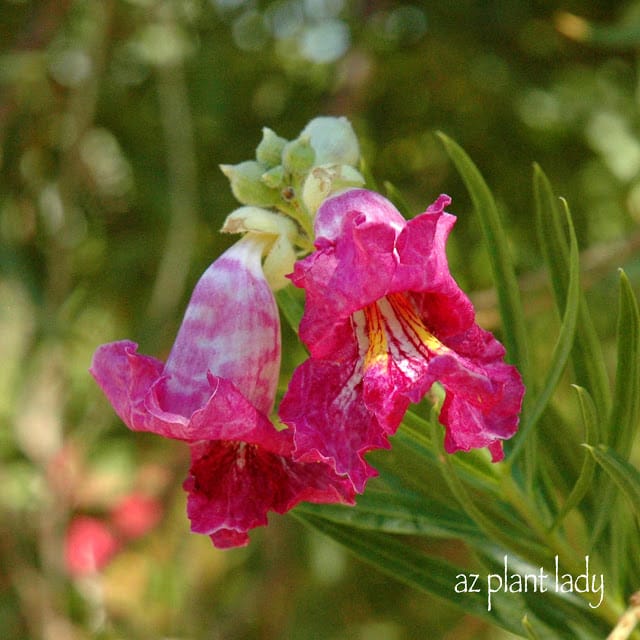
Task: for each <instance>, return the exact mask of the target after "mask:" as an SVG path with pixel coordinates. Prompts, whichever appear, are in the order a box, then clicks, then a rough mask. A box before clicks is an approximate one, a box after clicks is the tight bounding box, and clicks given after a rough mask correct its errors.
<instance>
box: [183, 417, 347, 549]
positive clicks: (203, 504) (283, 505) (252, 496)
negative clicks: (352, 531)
mask: <svg viewBox="0 0 640 640" xmlns="http://www.w3.org/2000/svg"><path fill="white" fill-rule="evenodd" d="M263 420H264V421H265V424H264V425H263V426H262V427H258V429H260V428H261V429H262V430H264V431H266V430H268V429H271V430H272V431H274V432H275V430H274V429H273V427H272V425H271V424H270V423H268V421H267V420H266V418H264V419H263ZM275 433H278V432H275ZM279 435H281V436H282V438H283V440H286V444H284V445H283V446H277V447H271V448H282V449H286V448H289V446H290V440H289V439H288V438H287V437H286V435H285V434H284V433H282V432H279ZM270 439H272V438H270ZM191 458H192V462H191V469H190V471H189V477H188V478H187V480H185V482H184V488H185V490H186V491H187V492H188V493H189V498H188V501H187V513H188V515H189V519H190V520H191V529H192V531H195V532H196V533H203V534H206V535H209V536H210V537H211V540H212V541H213V543H214V544H215V546H216V547H218V548H228V547H235V546H241V545H246V544H247V543H248V542H249V537H248V535H247V532H248V531H249V530H250V529H253V528H254V527H258V526H263V525H266V524H267V513H268V511H275V512H277V513H285V512H286V511H289V509H292V508H293V507H294V506H295V505H296V504H298V503H299V502H301V501H303V500H306V501H308V502H332V503H334V502H343V503H349V504H352V503H353V490H352V489H351V487H350V486H349V484H348V483H347V482H346V481H345V479H344V478H340V477H338V476H337V475H336V474H335V473H334V472H333V470H332V469H331V468H330V467H329V466H328V465H326V464H324V463H322V462H310V463H305V462H294V461H293V460H292V459H291V457H289V456H285V455H277V454H276V453H273V452H272V451H271V450H268V449H266V448H265V447H262V446H259V445H258V444H248V443H246V442H238V441H222V440H217V441H211V442H203V443H199V444H196V445H193V446H192V447H191Z"/></svg>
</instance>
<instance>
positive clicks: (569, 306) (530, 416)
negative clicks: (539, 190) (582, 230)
mask: <svg viewBox="0 0 640 640" xmlns="http://www.w3.org/2000/svg"><path fill="white" fill-rule="evenodd" d="M564 204H565V209H564V211H565V216H566V220H567V226H568V229H569V238H570V251H569V286H568V289H567V296H566V304H565V310H564V318H563V320H562V325H561V327H560V333H559V335H558V340H557V342H556V344H555V346H554V349H553V355H552V357H551V365H550V367H549V370H548V371H547V372H546V375H545V382H544V385H543V387H542V389H541V390H540V392H539V393H538V395H537V397H536V399H535V401H534V402H533V406H532V408H531V409H530V410H529V412H528V413H527V415H526V417H525V420H524V423H523V425H522V427H521V428H520V432H519V433H518V438H517V440H516V444H515V445H514V447H513V449H512V450H511V455H510V458H509V464H512V463H513V461H514V460H515V458H516V457H517V455H518V453H519V452H520V451H521V450H522V448H523V446H524V444H525V442H526V439H527V435H528V434H529V432H530V431H531V429H533V427H534V426H535V425H536V423H537V422H538V420H539V419H540V416H541V415H542V414H543V412H544V410H545V409H546V407H547V405H548V403H549V400H550V398H551V396H552V395H553V392H554V391H555V389H556V387H557V385H558V382H559V381H560V376H561V375H562V372H563V371H564V369H565V366H566V364H567V360H568V359H569V354H570V353H571V349H572V346H573V341H574V336H575V332H576V323H577V320H578V308H579V305H580V263H579V259H580V258H579V253H578V241H577V239H576V233H575V229H574V227H573V221H572V220H571V213H570V211H569V207H568V206H567V205H566V203H564Z"/></svg>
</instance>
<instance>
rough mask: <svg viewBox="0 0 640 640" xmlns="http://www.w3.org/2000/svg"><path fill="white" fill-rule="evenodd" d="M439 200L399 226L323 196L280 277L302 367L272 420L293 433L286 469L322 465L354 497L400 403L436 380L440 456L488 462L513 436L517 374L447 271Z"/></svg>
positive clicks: (365, 198) (389, 212) (396, 216)
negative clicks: (291, 290)
mask: <svg viewBox="0 0 640 640" xmlns="http://www.w3.org/2000/svg"><path fill="white" fill-rule="evenodd" d="M450 201H451V200H450V198H449V197H448V196H446V195H442V196H440V197H439V198H438V199H437V200H436V202H434V203H433V204H432V205H431V206H430V207H429V208H428V209H427V210H426V212H425V213H423V214H421V215H419V216H417V217H416V218H414V219H412V220H410V221H406V220H405V219H404V218H403V217H402V216H401V215H400V213H399V212H398V211H397V210H396V209H395V207H394V206H393V205H392V204H391V203H390V202H389V201H388V200H386V199H385V198H383V197H382V196H380V195H379V194H377V193H373V192H371V191H366V190H363V189H354V190H351V191H347V192H345V193H343V194H341V195H338V196H335V197H333V198H330V199H328V200H326V201H325V202H324V204H323V205H322V206H321V207H320V209H319V211H318V214H317V217H316V221H315V230H316V243H315V246H316V248H317V250H316V251H315V252H314V253H312V254H311V255H309V256H307V257H306V258H305V259H303V260H300V261H299V262H297V263H296V265H295V270H294V273H293V274H292V275H291V276H290V277H291V280H292V281H293V283H294V284H295V285H296V286H298V287H301V288H304V289H305V292H306V306H305V312H304V316H303V318H302V322H301V324H300V337H301V339H302V341H303V342H304V343H305V344H306V345H307V347H308V348H309V351H310V354H311V357H310V358H309V359H308V360H307V361H305V362H304V363H303V364H302V365H301V366H300V367H298V369H297V370H296V371H295V372H294V375H293V377H292V380H291V383H290V385H289V388H288V391H287V393H286V395H285V397H284V398H283V401H282V403H281V405H280V417H281V419H282V420H283V422H285V424H288V425H291V426H294V427H295V443H296V453H295V456H296V458H297V459H299V460H304V461H313V460H322V461H325V462H328V463H330V464H331V465H333V467H334V468H335V470H336V472H337V473H346V474H348V476H349V477H350V478H351V481H352V482H353V486H354V488H355V489H356V490H357V491H362V490H363V489H364V485H365V483H366V481H367V479H368V478H370V477H371V476H373V475H375V473H376V472H375V470H374V469H373V468H372V467H371V466H370V465H369V464H368V463H367V462H366V461H365V460H364V457H363V456H364V454H365V453H366V452H367V451H370V450H372V449H376V448H385V447H388V446H389V444H388V436H390V435H392V434H393V433H394V432H395V431H396V430H397V428H398V426H399V424H400V422H401V421H402V418H403V416H404V413H405V411H406V409H407V407H408V405H409V403H410V402H419V401H420V400H421V399H422V398H423V396H424V395H425V393H427V391H429V389H430V388H431V386H432V385H433V383H434V382H436V381H438V382H440V383H441V384H442V386H443V387H444V389H445V391H446V399H445V401H444V404H443V406H442V409H441V412H440V421H441V422H442V424H443V425H444V426H445V428H446V436H445V448H446V450H447V451H448V452H454V451H458V450H464V451H468V450H469V449H471V448H478V447H488V448H489V451H490V452H491V455H492V458H493V460H494V461H497V460H500V459H502V457H503V455H504V454H503V452H502V443H501V441H502V440H504V439H506V438H509V437H511V436H512V435H513V434H514V433H515V432H516V430H517V425H518V414H519V412H520V407H521V402H522V397H523V394H524V387H523V385H522V382H521V379H520V375H519V373H518V371H517V370H516V368H515V367H513V366H510V365H507V364H505V363H504V361H503V356H504V353H505V351H504V348H503V347H502V345H501V344H500V343H499V342H498V341H497V340H496V339H495V338H494V337H493V336H492V335H491V334H490V333H488V332H487V331H484V330H483V329H481V328H480V327H479V326H478V325H477V324H476V323H475V312H474V309H473V306H472V304H471V302H470V301H469V299H468V298H467V296H466V295H465V294H464V293H463V292H462V291H461V290H460V288H459V287H458V285H457V284H456V282H455V280H454V279H453V277H452V276H451V274H450V273H449V267H448V263H447V257H446V254H445V244H446V240H447V236H448V235H449V232H450V231H451V228H452V227H453V225H454V222H455V216H452V215H450V214H448V213H446V212H445V211H444V208H445V207H446V206H447V205H448V204H449V203H450Z"/></svg>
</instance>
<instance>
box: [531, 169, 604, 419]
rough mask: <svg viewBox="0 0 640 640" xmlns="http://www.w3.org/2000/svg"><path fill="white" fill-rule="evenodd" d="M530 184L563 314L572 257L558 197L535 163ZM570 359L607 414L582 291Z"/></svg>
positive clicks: (597, 354)
mask: <svg viewBox="0 0 640 640" xmlns="http://www.w3.org/2000/svg"><path fill="white" fill-rule="evenodd" d="M533 184H534V196H535V201H536V206H535V211H536V225H537V229H538V238H539V242H540V246H541V249H542V253H543V256H544V259H545V263H546V265H547V268H548V270H549V277H550V280H551V285H552V289H553V292H554V296H555V299H556V306H557V307H558V309H559V310H560V313H562V312H563V310H564V309H565V308H566V305H567V297H568V287H569V285H568V283H567V276H566V274H567V273H568V272H569V271H570V260H571V258H570V248H569V246H568V242H567V239H566V233H565V230H564V228H563V225H562V218H563V214H562V211H561V209H560V200H559V199H558V198H556V196H555V194H554V192H553V189H552V187H551V183H550V182H549V179H548V178H547V176H546V175H545V174H544V172H543V171H542V169H541V168H540V167H539V166H538V165H535V166H534V181H533ZM571 362H572V365H573V369H574V373H575V377H576V382H577V384H578V385H579V386H581V387H584V388H585V389H587V390H588V391H589V393H590V394H591V396H592V397H593V400H594V403H595V405H596V408H597V410H598V413H599V416H600V417H601V418H602V417H604V416H606V415H608V413H609V408H610V406H611V391H610V388H609V378H608V375H607V371H606V367H605V363H604V357H603V354H602V349H601V346H600V342H599V339H598V336H597V334H596V331H595V328H594V326H593V321H592V320H591V316H590V314H589V310H588V308H587V305H586V301H585V299H584V295H582V294H581V295H580V305H579V310H578V319H577V325H576V334H575V340H574V343H573V349H572V351H571Z"/></svg>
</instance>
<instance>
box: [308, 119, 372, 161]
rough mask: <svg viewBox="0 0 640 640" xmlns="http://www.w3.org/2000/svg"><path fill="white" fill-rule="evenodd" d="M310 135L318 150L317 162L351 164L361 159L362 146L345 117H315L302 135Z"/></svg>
mask: <svg viewBox="0 0 640 640" xmlns="http://www.w3.org/2000/svg"><path fill="white" fill-rule="evenodd" d="M305 135H306V136H309V137H310V139H311V146H312V147H313V149H314V151H315V152H316V159H315V164H316V165H321V164H349V165H351V166H356V165H357V164H358V162H359V160H360V146H359V145H358V138H356V134H355V132H354V131H353V127H352V126H351V123H350V122H349V121H348V120H347V119H346V118H345V117H340V118H333V117H329V116H321V117H319V118H314V119H313V120H312V121H311V122H309V124H307V126H306V127H305V128H304V129H303V130H302V133H301V134H300V136H301V137H302V136H305Z"/></svg>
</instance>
